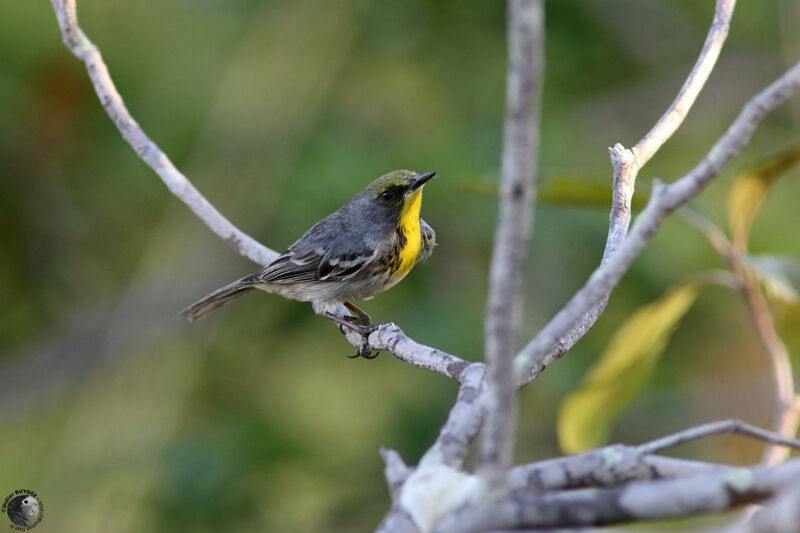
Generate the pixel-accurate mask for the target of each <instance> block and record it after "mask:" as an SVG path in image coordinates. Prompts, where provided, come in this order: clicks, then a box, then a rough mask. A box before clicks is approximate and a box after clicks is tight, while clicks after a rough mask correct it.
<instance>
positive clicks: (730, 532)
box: [722, 484, 800, 533]
mask: <svg viewBox="0 0 800 533" xmlns="http://www.w3.org/2000/svg"><path fill="white" fill-rule="evenodd" d="M765 503H766V505H765V507H764V508H763V509H762V510H761V511H760V512H758V513H756V514H755V516H754V517H753V518H752V519H751V520H749V521H745V522H739V523H737V524H736V525H734V526H732V527H730V528H727V529H724V530H722V531H724V533H796V532H797V525H798V524H800V484H798V485H795V486H793V487H790V488H789V489H787V490H785V491H783V492H782V493H781V494H779V495H777V496H776V497H774V498H773V499H772V500H770V501H769V502H765Z"/></svg>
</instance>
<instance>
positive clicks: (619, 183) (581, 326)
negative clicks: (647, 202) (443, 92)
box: [518, 0, 736, 384]
mask: <svg viewBox="0 0 800 533" xmlns="http://www.w3.org/2000/svg"><path fill="white" fill-rule="evenodd" d="M735 3H736V2H735V0H717V4H716V9H715V12H714V20H713V21H712V23H711V27H710V29H709V32H708V36H707V37H706V41H705V44H704V45H703V50H702V51H701V52H700V56H699V57H698V59H697V62H696V63H695V65H694V67H693V68H692V71H691V72H690V73H689V77H688V78H687V79H686V82H685V83H684V84H683V87H682V88H681V90H680V92H679V93H678V95H677V96H676V98H675V100H674V101H673V102H672V104H671V105H670V107H669V109H667V111H666V113H664V115H663V116H662V117H661V118H660V119H659V121H658V122H657V123H656V125H655V126H654V127H653V128H652V129H651V130H650V131H649V132H648V133H647V135H645V136H644V137H643V138H642V139H641V140H640V141H639V142H638V143H637V144H636V146H634V147H633V148H632V149H630V150H627V149H626V148H625V147H624V146H622V145H621V144H616V145H615V146H614V147H613V148H610V149H609V150H610V154H611V164H612V167H613V169H614V181H613V188H612V190H613V198H612V204H611V214H610V215H609V225H608V237H607V238H606V246H605V249H604V251H603V258H602V260H601V261H600V265H601V266H602V265H604V264H605V263H606V262H607V261H608V260H609V258H611V256H613V255H614V253H615V252H616V251H617V249H618V248H619V247H620V246H621V245H622V243H623V242H624V241H625V239H626V237H627V235H628V228H629V226H630V222H631V199H632V198H633V192H634V185H635V183H636V176H637V174H638V173H639V170H640V169H641V168H642V167H643V166H644V165H645V163H647V161H649V160H650V158H651V157H652V156H653V154H654V153H655V152H656V151H657V150H658V149H659V148H660V147H661V146H662V145H663V144H664V143H665V142H666V141H667V140H668V139H669V138H670V137H671V136H672V134H673V133H675V131H676V130H677V129H678V127H679V126H680V125H681V123H682V122H683V119H684V118H685V116H686V114H687V113H688V111H689V109H691V107H692V105H693V104H694V102H695V100H696V98H697V95H698V94H699V92H700V90H701V89H702V88H703V86H704V85H705V83H706V80H707V79H708V76H709V74H710V73H711V70H712V69H713V68H714V65H715V64H716V61H717V58H718V57H719V52H720V49H721V48H722V45H723V44H724V42H725V39H726V37H727V34H728V27H729V25H730V19H731V16H732V15H733V8H734V5H735ZM612 288H613V287H611V288H609V290H608V292H607V293H604V294H602V295H599V296H597V297H596V299H595V300H594V301H592V302H591V305H590V307H589V308H588V309H587V310H586V311H585V312H583V313H582V314H581V315H579V316H575V317H573V319H572V320H571V323H570V324H569V325H568V326H567V327H565V328H564V327H560V328H558V330H559V331H560V334H559V335H555V336H553V335H551V333H552V332H553V331H554V328H551V330H550V331H548V332H547V333H545V331H542V332H540V333H539V335H538V336H537V337H536V338H535V339H534V340H533V341H531V343H529V344H528V346H527V347H526V348H525V350H524V351H523V353H525V352H527V353H531V352H532V351H536V352H542V353H541V354H540V355H539V356H538V357H540V358H542V360H547V361H548V363H547V364H549V362H550V361H554V360H555V359H558V358H559V357H561V356H562V355H563V354H565V353H566V352H567V351H568V350H569V349H570V348H572V346H574V345H575V343H576V342H578V341H579V340H580V339H581V338H582V337H583V336H584V335H585V334H586V333H587V332H588V331H589V330H590V329H591V328H592V326H593V325H594V323H595V322H597V319H598V318H599V317H600V315H601V314H603V311H604V310H605V308H606V304H607V303H608V297H609V295H610V294H611V289H612ZM554 320H555V319H554ZM552 323H553V321H551V324H552ZM545 335H546V336H545ZM534 343H535V345H536V346H539V347H538V348H536V349H535V350H534V348H533V346H532V345H534ZM526 357H527V356H526ZM518 359H519V358H518ZM543 369H544V367H542V368H541V369H540V370H537V371H535V372H534V374H532V375H529V376H528V377H527V378H526V379H525V380H524V381H523V384H527V383H529V382H530V381H531V380H533V379H534V378H535V377H536V375H538V372H540V371H541V370H543Z"/></svg>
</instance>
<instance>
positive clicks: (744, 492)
mask: <svg viewBox="0 0 800 533" xmlns="http://www.w3.org/2000/svg"><path fill="white" fill-rule="evenodd" d="M799 478H800V459H797V460H792V461H787V462H785V463H783V464H781V465H778V466H774V467H769V468H755V469H747V468H735V469H732V470H728V469H724V470H722V471H720V472H714V473H710V474H703V475H698V476H692V477H688V478H681V479H674V480H656V481H646V482H634V483H629V484H627V485H625V486H623V487H619V488H613V489H588V490H580V491H564V492H553V493H546V494H539V493H535V492H529V491H525V492H517V493H512V494H511V495H509V496H508V497H505V498H502V499H500V500H498V501H496V502H493V503H486V504H483V505H474V506H468V507H463V508H461V509H459V510H458V511H456V512H454V513H452V514H451V515H450V516H448V517H447V518H445V519H443V520H441V522H440V523H439V524H438V525H437V527H436V530H435V531H438V532H450V531H452V532H455V531H458V532H461V533H467V532H478V531H493V530H496V529H504V528H507V529H513V528H522V527H530V528H546V527H580V526H597V525H605V524H615V523H623V522H631V521H641V520H657V519H666V518H677V517H685V516H691V515H695V514H700V513H709V512H718V511H724V510H728V509H732V508H734V507H738V506H740V505H743V504H746V503H752V502H759V501H764V500H765V499H768V498H770V497H772V496H773V495H776V494H779V493H781V492H782V491H783V490H786V489H788V488H790V487H793V486H796V485H797V484H798V479H799Z"/></svg>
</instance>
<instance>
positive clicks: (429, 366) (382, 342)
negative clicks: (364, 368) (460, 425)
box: [344, 322, 483, 383]
mask: <svg viewBox="0 0 800 533" xmlns="http://www.w3.org/2000/svg"><path fill="white" fill-rule="evenodd" d="M344 333H345V336H346V337H347V340H348V342H350V344H352V345H353V346H355V347H356V348H359V347H361V345H362V344H363V343H364V338H363V337H362V336H361V334H359V333H356V332H354V331H351V330H347V331H345V332H344ZM367 342H368V345H369V347H370V348H372V349H373V350H379V351H387V352H390V353H392V355H394V356H395V357H396V358H398V359H400V360H401V361H405V362H406V363H409V364H411V365H414V366H416V367H418V368H424V369H425V370H431V371H433V372H436V373H437V374H441V375H443V376H445V377H448V378H450V379H452V380H454V381H457V382H458V383H462V382H463V380H464V371H465V370H466V369H467V367H469V366H470V365H472V364H474V363H470V362H469V361H465V360H464V359H461V358H460V357H457V356H455V355H450V354H449V353H447V352H443V351H441V350H438V349H436V348H432V347H430V346H425V345H424V344H420V343H418V342H416V341H414V340H412V339H410V338H409V337H408V336H407V335H406V334H405V333H404V332H403V330H402V329H400V327H398V326H397V324H394V323H392V322H389V323H386V324H381V325H380V326H378V329H376V330H375V331H374V332H372V333H371V334H370V336H369V338H368V339H367ZM481 366H483V365H481Z"/></svg>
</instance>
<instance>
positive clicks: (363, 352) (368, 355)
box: [347, 340, 381, 359]
mask: <svg viewBox="0 0 800 533" xmlns="http://www.w3.org/2000/svg"><path fill="white" fill-rule="evenodd" d="M380 353H381V352H380V350H375V351H372V348H370V347H369V343H367V342H366V340H365V342H364V344H362V345H361V347H360V348H359V349H358V351H357V352H356V353H354V354H353V355H348V356H347V357H348V358H349V359H355V358H357V357H363V358H364V359H375V358H376V357H378V355H379V354H380Z"/></svg>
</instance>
